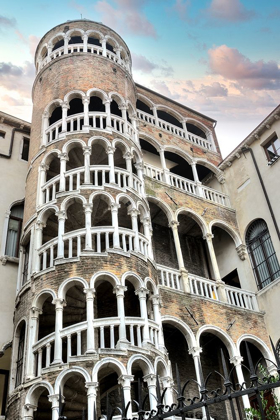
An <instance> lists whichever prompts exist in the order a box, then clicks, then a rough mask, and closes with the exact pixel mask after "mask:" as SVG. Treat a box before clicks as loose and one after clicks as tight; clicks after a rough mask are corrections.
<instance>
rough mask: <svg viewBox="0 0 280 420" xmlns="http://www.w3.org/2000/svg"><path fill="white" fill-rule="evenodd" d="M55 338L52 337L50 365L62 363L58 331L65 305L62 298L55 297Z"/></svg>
mask: <svg viewBox="0 0 280 420" xmlns="http://www.w3.org/2000/svg"><path fill="white" fill-rule="evenodd" d="M54 303H55V339H54V360H53V362H52V365H54V364H57V363H63V360H62V340H61V337H60V331H61V330H62V327H63V307H64V306H65V303H64V300H63V299H59V298H58V299H55V300H54Z"/></svg>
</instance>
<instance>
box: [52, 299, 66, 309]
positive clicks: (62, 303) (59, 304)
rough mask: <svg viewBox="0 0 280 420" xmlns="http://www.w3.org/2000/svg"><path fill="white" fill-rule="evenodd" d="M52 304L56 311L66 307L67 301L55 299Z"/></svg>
mask: <svg viewBox="0 0 280 420" xmlns="http://www.w3.org/2000/svg"><path fill="white" fill-rule="evenodd" d="M52 303H54V304H55V309H63V308H64V306H66V302H65V300H64V299H61V298H56V299H54V300H53V302H52Z"/></svg>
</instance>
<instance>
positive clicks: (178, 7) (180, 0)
mask: <svg viewBox="0 0 280 420" xmlns="http://www.w3.org/2000/svg"><path fill="white" fill-rule="evenodd" d="M190 3H191V2H190V0H176V2H175V4H174V6H173V7H172V9H173V10H175V12H176V13H178V16H179V18H180V19H182V20H190V19H189V16H188V7H189V6H190Z"/></svg>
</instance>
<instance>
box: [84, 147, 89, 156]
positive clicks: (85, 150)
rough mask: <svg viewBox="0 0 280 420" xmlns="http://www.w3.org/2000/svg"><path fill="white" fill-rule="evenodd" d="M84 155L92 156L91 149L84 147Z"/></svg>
mask: <svg viewBox="0 0 280 420" xmlns="http://www.w3.org/2000/svg"><path fill="white" fill-rule="evenodd" d="M83 154H84V155H90V154H91V147H90V146H83Z"/></svg>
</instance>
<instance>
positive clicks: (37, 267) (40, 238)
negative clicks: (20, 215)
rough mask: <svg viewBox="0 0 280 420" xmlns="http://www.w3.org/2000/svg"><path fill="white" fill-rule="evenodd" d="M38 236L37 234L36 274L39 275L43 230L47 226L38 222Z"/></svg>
mask: <svg viewBox="0 0 280 420" xmlns="http://www.w3.org/2000/svg"><path fill="white" fill-rule="evenodd" d="M35 226H36V227H35V229H36V234H35V267H34V268H35V272H36V273H38V272H39V271H40V270H41V264H40V256H39V249H40V247H41V246H42V242H43V228H44V227H45V226H46V225H44V224H43V223H42V222H36V225H35Z"/></svg>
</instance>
